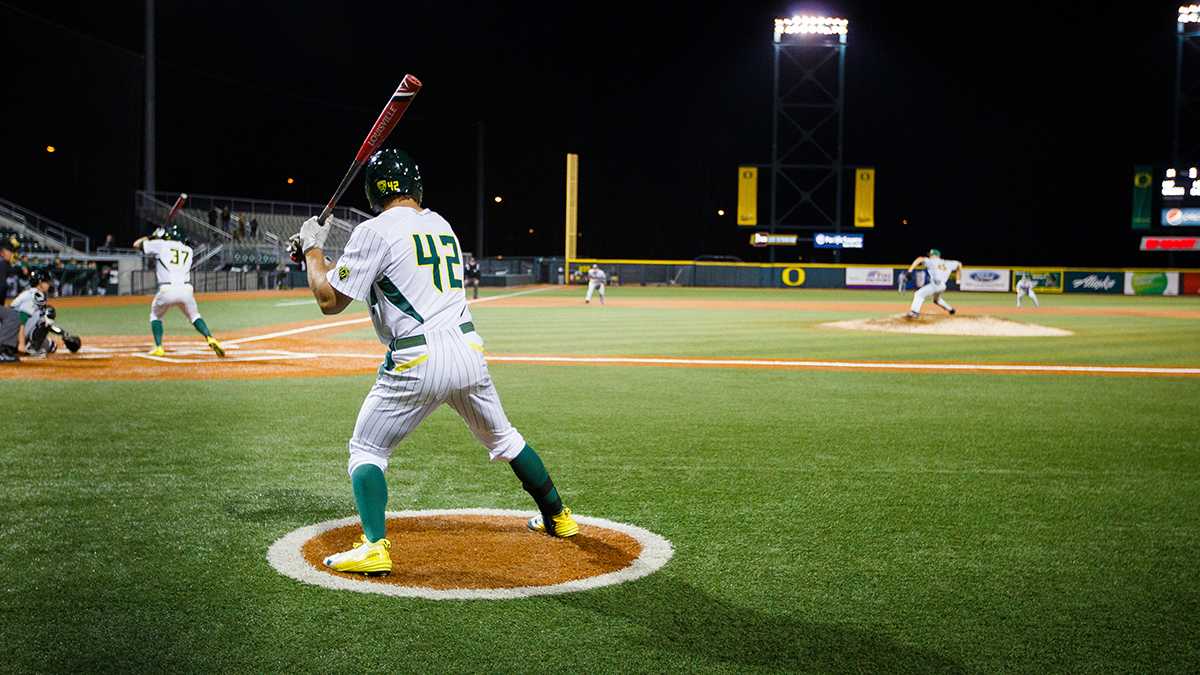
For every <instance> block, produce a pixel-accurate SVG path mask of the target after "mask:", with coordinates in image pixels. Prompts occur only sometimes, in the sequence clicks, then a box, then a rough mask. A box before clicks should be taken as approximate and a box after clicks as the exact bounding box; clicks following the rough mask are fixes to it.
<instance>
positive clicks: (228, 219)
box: [221, 206, 233, 232]
mask: <svg viewBox="0 0 1200 675" xmlns="http://www.w3.org/2000/svg"><path fill="white" fill-rule="evenodd" d="M221 229H222V230H225V231H226V232H229V231H230V230H232V229H233V217H232V216H230V215H229V207H228V206H222V207H221Z"/></svg>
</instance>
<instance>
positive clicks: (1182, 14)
mask: <svg viewBox="0 0 1200 675" xmlns="http://www.w3.org/2000/svg"><path fill="white" fill-rule="evenodd" d="M1179 23H1200V5H1180V6H1179ZM776 30H778V29H776Z"/></svg>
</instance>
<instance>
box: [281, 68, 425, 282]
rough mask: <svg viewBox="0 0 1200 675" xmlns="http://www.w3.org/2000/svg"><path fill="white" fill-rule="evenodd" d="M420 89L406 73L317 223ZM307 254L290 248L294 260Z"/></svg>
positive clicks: (415, 81)
mask: <svg viewBox="0 0 1200 675" xmlns="http://www.w3.org/2000/svg"><path fill="white" fill-rule="evenodd" d="M419 91H421V81H420V80H418V79H417V78H416V77H415V76H414V75H405V76H404V79H403V80H401V82H400V86H398V87H396V91H395V93H393V94H392V97H391V98H390V99H388V103H387V105H386V106H384V108H383V112H381V113H379V118H378V119H376V120H375V124H373V125H371V130H370V131H368V132H367V137H366V138H365V139H363V142H362V147H360V148H359V149H358V154H356V155H354V161H353V162H351V163H350V168H349V169H347V170H346V175H345V176H343V177H342V182H341V183H339V184H338V187H337V190H336V191H334V193H333V196H332V197H330V198H329V203H327V204H326V205H325V208H324V209H322V210H321V215H320V216H318V217H317V222H319V223H321V225H322V226H324V225H325V221H326V220H328V219H329V214H331V213H333V207H334V206H336V205H337V203H338V200H339V199H341V198H342V195H343V194H345V193H346V190H347V189H348V188H349V187H350V183H351V182H352V181H353V180H354V177H355V176H357V175H358V172H359V170H360V169H362V167H363V165H364V164H366V163H367V160H368V159H369V158H370V157H371V155H372V154H373V153H374V152H375V151H376V150H378V149H379V146H381V145H383V142H384V141H386V140H387V137H388V135H390V134H391V133H392V129H394V128H396V123H397V122H399V121H400V118H401V117H403V116H404V112H405V111H406V110H408V106H409V104H410V103H412V100H413V98H415V97H416V95H417V92H419ZM303 257H304V255H303V254H302V253H301V252H299V251H297V250H295V248H293V250H292V251H291V258H292V261H293V262H300V259H301V258H303Z"/></svg>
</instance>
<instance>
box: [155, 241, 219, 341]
mask: <svg viewBox="0 0 1200 675" xmlns="http://www.w3.org/2000/svg"><path fill="white" fill-rule="evenodd" d="M133 247H134V248H137V249H141V250H142V253H145V254H146V255H148V256H154V258H155V264H154V270H155V272H156V273H157V275H158V293H157V294H155V296H154V301H153V302H151V303H150V332H151V334H153V335H154V349H152V350H151V351H150V355H151V356H165V355H166V351H164V350H163V346H162V341H163V324H162V317H163V315H164V314H166V313H167V310H168V309H170V308H171V307H178V308H179V309H180V310H181V311H182V312H183V313H184V314H185V315H187V319H188V321H189V322H191V324H192V326H194V327H195V328H196V330H197V331H198V332H199V333H200V334H201V335H203V336H204V339H205V341H207V342H208V346H209V347H210V348H212V350H213V351H214V352H216V354H217V356H225V350H224V349H223V348H222V347H221V343H220V342H217V339H216V338H215V337H213V334H212V332H211V331H209V330H208V324H207V323H205V322H204V318H203V317H201V316H200V310H199V308H197V307H196V296H195V293H194V292H193V290H192V257H193V256H192V247H191V246H188V244H187V242H186V241H185V240H184V238H183V235H182V234H180V232H179V229H178V228H175V227H172V228H170V229H164V228H161V227H160V228H158V229H156V230H154V232H152V233H151V234H150V236H149V237H142V238H141V239H138V240H137V241H135V242H133Z"/></svg>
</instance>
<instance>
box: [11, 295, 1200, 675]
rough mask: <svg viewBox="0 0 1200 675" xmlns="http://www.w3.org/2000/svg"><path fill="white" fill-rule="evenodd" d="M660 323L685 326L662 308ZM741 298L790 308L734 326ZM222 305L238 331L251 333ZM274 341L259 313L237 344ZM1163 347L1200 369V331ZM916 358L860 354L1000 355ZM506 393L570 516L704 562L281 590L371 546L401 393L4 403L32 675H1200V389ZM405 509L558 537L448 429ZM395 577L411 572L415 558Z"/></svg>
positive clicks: (124, 389)
mask: <svg viewBox="0 0 1200 675" xmlns="http://www.w3.org/2000/svg"><path fill="white" fill-rule="evenodd" d="M691 290H692V289H686V290H684V291H683V294H684V295H686V296H687V297H692V296H691V295H688V293H689V292H690V291H691ZM622 291H624V289H613V290H612V292H611V294H612V297H613V298H614V300H615V299H616V298H617V295H618V292H622ZM639 291H641V292H644V293H646V294H647V296H649V295H650V294H664V293H666V294H667V296H668V297H679V296H680V290H679V289H667V290H663V289H644V290H642V289H637V290H635V289H630V292H631V293H636V292H639ZM555 292H556V291H550V293H555ZM705 295H709V294H708V293H705ZM721 295H726V296H728V297H737V296H741V297H748V298H749V297H753V298H758V299H761V298H763V297H766V298H768V299H769V298H773V297H776V296H777V295H778V294H775V293H773V292H759V293H758V294H754V293H750V292H747V291H732V292H728V293H722V292H712V293H711V296H710V297H717V296H721ZM891 295H892V296H895V294H894V293H893V294H891ZM785 297H786V298H792V297H800V298H803V299H806V300H807V299H811V298H815V297H816V294H814V295H813V296H808V295H801V296H790V295H788V296H785ZM840 297H841V296H834V300H837V301H840ZM852 297H853V296H852ZM880 297H883V296H882V294H881V295H880ZM957 299H958V298H956V299H955V300H957ZM1005 299H1006V300H1007V299H1011V298H1009V297H1008V296H1006V297H1005ZM1068 299H1069V298H1067V297H1064V298H1062V300H1064V301H1066V300H1068ZM1054 300H1059V298H1054ZM1070 300H1072V301H1074V299H1070ZM1095 300H1096V301H1097V302H1099V301H1100V300H1101V299H1100V298H1096V299H1095ZM1137 300H1139V301H1141V300H1142V299H1137ZM952 301H953V300H952ZM1104 301H1105V302H1108V301H1109V300H1108V299H1104ZM1050 302H1051V301H1050V300H1048V301H1047V303H1046V304H1050ZM1174 303H1179V304H1174ZM1188 303H1190V304H1188ZM211 304H212V305H213V314H214V316H215V315H216V314H217V313H218V312H224V311H225V310H224V309H222V306H223V303H211ZM963 304H968V303H967V302H966V301H965V300H964V302H963ZM1136 306H1145V307H1151V306H1159V305H1158V304H1157V303H1147V304H1145V305H1141V304H1138V305H1136ZM1163 306H1166V307H1170V308H1185V307H1188V308H1193V309H1194V308H1195V307H1196V305H1195V303H1194V301H1191V300H1185V299H1173V300H1172V301H1170V302H1168V303H1166V304H1165V305H1163ZM259 309H261V308H255V309H254V311H256V312H257V311H258V310H259ZM281 309H296V308H281ZM301 309H304V308H301ZM308 309H311V308H308ZM206 311H207V310H206ZM243 311H245V308H240V309H239V308H238V307H237V303H236V302H235V301H234V302H233V304H231V305H230V309H229V312H230V313H229V316H230V317H234V316H236V315H238V314H239V313H241V312H243ZM474 311H475V315H476V317H477V318H478V319H479V322H480V323H481V324H483V327H481V330H482V331H484V334H485V337H486V338H487V339H488V343H489V344H488V346H489V348H490V349H492V350H494V351H502V350H512V351H522V352H530V353H542V352H558V351H570V352H576V353H601V352H604V351H608V352H611V353H631V352H632V353H659V354H670V355H677V354H703V355H708V354H712V355H723V356H724V355H742V356H756V355H775V354H784V355H787V356H796V357H801V356H804V357H808V356H812V354H810V353H807V352H805V353H797V351H799V350H800V348H797V351H789V348H790V347H793V346H795V345H799V346H800V347H802V348H803V349H804V350H808V352H811V351H819V350H824V352H825V353H830V354H845V353H852V352H853V348H852V347H851V346H848V345H846V344H844V341H845V340H846V337H845V336H844V335H843V334H841V333H836V334H834V333H830V332H828V331H824V330H816V329H813V328H811V326H810V325H809V324H810V323H811V320H810V319H808V318H801V319H798V320H792V322H791V323H789V322H788V319H787V317H786V316H783V315H773V314H771V313H769V312H766V313H765V314H764V315H760V314H759V312H762V310H753V311H748V312H745V313H743V316H741V319H742V320H744V321H746V322H749V323H753V324H754V325H756V326H761V327H762V329H761V330H760V331H759V332H757V333H755V332H753V331H751V330H749V329H748V328H744V327H740V326H736V325H735V324H731V323H730V322H728V321H725V320H724V319H727V318H729V317H726V316H718V317H716V318H717V319H721V320H714V321H710V320H709V318H708V317H707V316H706V315H705V313H704V312H701V311H698V310H678V311H681V312H682V311H686V312H687V316H686V317H679V316H675V314H674V312H675V311H676V310H672V311H659V312H646V313H643V312H641V311H640V310H639V311H636V312H635V311H634V310H632V309H629V310H622V309H621V308H620V307H619V305H618V304H617V303H616V302H614V304H613V305H612V306H610V307H605V308H603V310H602V309H601V308H598V307H586V308H585V307H583V306H582V303H581V304H580V307H579V308H578V309H569V308H543V309H531V308H525V309H504V308H502V307H501V305H500V304H495V305H489V304H481V305H479V306H478V307H476V308H475V310H474ZM567 312H571V314H566V313H567ZM830 315H837V316H844V315H845V313H844V312H841V311H833V310H831V312H830ZM1077 318H1080V317H1067V318H1064V319H1063V320H1064V321H1067V320H1071V321H1073V320H1075V319H1077ZM1087 318H1091V317H1087ZM268 320H269V321H270V322H275V319H274V318H273V317H271V318H269V319H268ZM1152 321H1153V322H1154V325H1155V326H1157V327H1158V329H1159V330H1161V331H1164V332H1167V333H1171V334H1173V335H1175V337H1176V338H1178V339H1181V340H1182V339H1185V338H1187V337H1188V336H1190V337H1191V339H1192V341H1193V342H1195V338H1196V336H1197V331H1196V328H1195V325H1196V324H1195V321H1192V322H1190V323H1188V322H1184V321H1180V323H1182V324H1183V326H1182V327H1176V326H1174V325H1173V323H1172V322H1173V321H1176V320H1167V319H1153V320H1152ZM606 322H611V323H606ZM775 322H779V324H778V325H776V324H775ZM1047 323H1049V322H1047ZM1110 323H1113V321H1110ZM664 324H667V325H666V326H664ZM1075 325H1081V324H1075ZM688 326H693V327H694V328H695V332H688V331H689V328H688ZM722 327H723V328H722ZM539 328H540V330H539ZM672 329H673V330H672ZM1072 329H1073V330H1074V328H1072ZM634 330H636V331H639V332H638V333H637V335H634V336H629V335H627V333H628V332H630V331H634ZM1097 330H1099V328H1097ZM1111 330H1114V331H1116V332H1115V333H1114V335H1123V334H1125V332H1123V330H1122V329H1120V328H1111ZM1140 330H1141V329H1139V331H1140ZM1146 330H1147V331H1148V332H1153V331H1152V330H1151V328H1147V329H1146ZM679 331H683V335H682V336H681V335H678V332H679ZM730 331H733V332H736V336H737V337H740V338H741V340H740V341H739V340H737V339H735V337H733V336H730V335H728V334H726V333H727V332H730ZM1139 331H1134V332H1135V333H1137V336H1138V337H1139V338H1140V337H1144V334H1143V333H1141V332H1139ZM638 336H641V338H642V339H641V340H640V341H638V340H634V339H633V338H634V337H638ZM756 336H760V337H756ZM568 337H569V338H570V339H568ZM898 337H900V336H881V342H880V343H879V344H876V343H874V342H872V341H864V342H860V343H858V344H860V345H864V346H862V347H861V349H863V351H864V353H863V354H861V355H860V358H863V359H876V358H898V357H895V356H888V354H889V350H890V349H893V348H894V347H892V346H890V345H907V346H906V347H905V349H906V352H905V353H908V354H911V358H914V359H926V360H940V359H947V358H966V356H962V355H969V353H970V352H969V351H962V352H956V353H955V354H958V355H946V354H945V353H944V352H945V350H944V349H943V345H944V344H946V343H943V342H941V341H930V340H926V341H924V344H925V345H926V348H925V350H924V351H921V350H920V349H919V346H920V345H921V344H922V341H919V340H914V341H912V342H904V341H898V340H897V338H898ZM1080 339H1082V338H1080ZM1111 339H1114V340H1115V339H1117V338H1111ZM793 340H798V342H792V341H793ZM1066 340H1067V341H1066V342H1062V343H1059V344H1062V345H1065V346H1063V347H1059V348H1057V350H1056V351H1054V352H1052V353H1051V352H1046V353H1044V354H1043V357H1044V359H1043V360H1046V361H1049V360H1053V359H1061V360H1063V361H1068V362H1088V361H1089V360H1093V361H1097V362H1105V363H1118V362H1121V361H1119V360H1118V359H1122V358H1124V359H1127V360H1130V361H1135V362H1158V361H1156V360H1161V361H1162V362H1170V363H1177V364H1182V365H1192V366H1196V365H1200V357H1197V355H1196V352H1195V349H1196V347H1195V346H1194V345H1191V346H1183V347H1177V348H1176V350H1175V351H1173V352H1172V351H1171V347H1170V346H1169V345H1168V344H1166V343H1162V344H1160V343H1151V344H1152V346H1151V347H1145V345H1143V344H1141V343H1139V342H1138V338H1128V342H1119V341H1118V342H1116V343H1114V345H1113V348H1112V351H1113V352H1114V354H1115V356H1113V357H1112V358H1105V359H1101V358H1100V356H1101V355H1099V354H1093V353H1087V354H1084V355H1082V356H1081V355H1079V354H1076V353H1075V352H1073V351H1072V350H1071V345H1072V344H1076V345H1079V344H1083V343H1081V342H1079V341H1076V339H1075V338H1068V339H1066ZM1095 340H1096V344H1097V345H1098V344H1100V343H1101V341H1102V340H1101V338H1099V337H1096V338H1095ZM1035 341H1038V340H1035ZM614 343H615V344H614ZM636 344H648V345H650V347H649V348H644V349H636V350H635V349H633V346H634V345H636ZM971 344H979V343H971ZM1130 344H1137V345H1138V346H1137V347H1136V348H1135V347H1131V346H1130ZM572 345H578V346H574V347H572ZM739 345H740V347H741V349H742V351H740V352H732V351H731V350H732V348H733V347H735V346H739ZM958 349H961V350H969V349H970V347H969V345H968V341H967V340H964V341H963V346H961V347H958ZM1020 349H1030V350H1031V351H1029V352H1020V351H1019V350H1020ZM1046 349H1048V348H1046ZM1006 350H1007V351H1006ZM1014 350H1017V351H1014ZM1139 350H1140V352H1139ZM1181 350H1182V351H1181ZM1012 353H1028V354H1030V355H1031V356H1030V358H1033V355H1035V354H1037V353H1038V352H1037V351H1036V350H1033V348H1031V347H1030V348H1026V347H1019V346H1011V345H1010V344H1009V342H1007V341H1006V342H1004V343H1002V344H999V346H997V347H995V348H994V349H993V350H992V351H991V352H989V353H988V354H986V355H985V356H981V357H979V358H988V357H990V358H996V359H998V360H1008V359H1011V358H1013V357H1012ZM1140 353H1145V354H1147V355H1148V356H1147V357H1146V358H1134V356H1135V355H1138V354H1140ZM1147 359H1151V360H1150V361H1147ZM492 374H493V376H494V378H495V380H496V383H497V386H498V388H499V391H500V393H501V396H502V399H503V401H504V404H505V408H506V410H507V412H508V414H509V417H510V418H511V419H512V420H513V422H514V423H515V424H516V425H517V426H518V428H519V429H520V430H521V431H522V433H524V434H525V435H526V437H527V438H528V439H529V440H530V442H531V443H532V444H533V445H534V446H535V447H537V448H538V451H539V453H540V454H541V455H542V457H543V458H544V459H545V461H546V464H547V466H548V468H549V469H550V472H551V474H552V475H553V476H554V478H555V481H556V483H557V484H558V485H559V487H560V490H561V491H562V493H563V495H564V497H565V499H566V501H567V503H568V504H569V505H570V506H572V508H573V509H575V511H576V512H577V513H581V514H586V515H593V516H599V517H603V518H608V519H612V520H617V521H622V522H628V523H632V524H636V525H639V526H642V527H645V528H648V529H650V530H652V531H654V532H657V533H658V534H660V535H662V536H664V537H666V538H668V539H669V540H670V541H671V542H672V544H673V545H674V547H675V556H674V558H673V559H672V560H671V561H670V563H668V564H667V566H666V567H664V568H663V569H662V570H659V571H658V572H656V573H654V574H652V575H650V576H649V577H646V578H644V579H641V580H638V581H635V582H630V583H627V584H623V585H620V586H616V587H608V588H602V589H597V590H592V591H586V592H582V593H575V594H570V595H563V596H551V597H540V598H530V599H525V600H519V601H466V602H434V601H426V600H416V599H399V598H386V597H382V596H372V595H362V594H356V593H346V592H338V591H332V590H327V589H321V588H315V587H310V586H306V585H304V584H301V583H299V582H296V581H293V580H291V579H288V578H285V577H283V576H280V575H279V574H277V573H276V572H275V571H274V570H273V569H272V568H271V567H270V566H269V565H268V564H267V562H266V550H267V547H268V546H269V545H270V544H271V543H272V542H273V541H274V540H276V539H277V538H279V537H280V536H282V535H283V534H285V533H287V532H289V531H291V530H293V529H295V528H297V527H301V526H303V525H306V524H311V523H314V522H318V521H322V520H327V519H330V518H337V517H342V516H347V515H352V514H353V513H354V505H353V499H352V496H351V494H350V489H349V480H348V478H347V476H346V450H345V444H346V441H347V438H348V436H349V434H350V432H351V430H352V427H353V423H354V416H355V413H356V412H357V409H358V405H359V403H360V402H361V400H362V397H363V395H364V394H365V393H366V391H367V389H368V388H369V387H370V384H371V382H372V378H371V377H370V376H360V377H342V378H322V379H320V380H316V379H312V380H297V379H287V380H261V381H246V380H239V381H221V380H217V379H209V380H204V381H194V382H193V381H163V382H32V381H28V380H5V381H4V384H3V386H4V391H5V394H6V397H7V398H8V400H9V404H8V412H9V415H10V419H12V420H19V424H17V425H16V431H15V432H14V431H11V430H10V433H9V434H7V435H6V442H5V443H3V444H0V476H3V482H2V487H3V489H2V490H0V534H2V537H0V542H2V543H0V570H2V571H3V578H2V580H0V622H3V626H4V631H3V638H2V639H0V642H2V643H3V644H4V646H5V648H4V653H5V658H4V661H3V664H2V665H0V670H13V671H46V672H63V671H92V670H101V669H103V670H110V669H116V670H136V671H165V670H171V671H178V670H188V671H215V670H220V671H235V672H284V671H297V670H303V671H319V672H344V671H356V672H361V671H381V670H387V671H400V672H413V671H416V672H481V671H483V672H547V673H549V672H564V671H565V672H616V671H620V672H627V671H636V672H663V671H692V672H694V671H718V672H772V671H818V672H898V671H907V672H953V671H973V672H995V671H1011V670H1017V671H1031V672H1078V671H1127V672H1149V671H1188V670H1195V668H1196V667H1197V665H1198V664H1200V620H1198V619H1197V616H1200V590H1198V589H1200V564H1198V563H1197V560H1200V450H1198V449H1197V445H1198V444H1197V438H1200V418H1198V417H1197V415H1196V402H1197V401H1200V380H1198V379H1184V378H1135V377H1095V376H1067V377H1063V376H1056V377H1051V376H1035V375H978V374H941V373H938V374H925V373H883V372H818V371H765V370H742V369H681V368H644V367H615V366H602V367H583V366H532V365H515V364H503V363H497V364H494V365H493V366H492ZM267 402H269V403H267ZM50 411H52V412H50ZM387 475H388V479H389V487H390V492H391V502H390V504H389V507H390V508H393V509H411V508H454V507H498V508H520V509H527V510H530V511H532V510H533V504H532V501H531V500H529V498H528V496H527V495H526V494H525V493H524V492H523V491H522V490H521V489H520V486H519V484H518V483H517V481H516V479H515V477H514V476H513V475H512V472H511V471H509V470H508V468H507V467H505V466H501V465H496V464H491V463H489V462H488V461H487V459H486V452H485V451H484V450H483V449H482V448H481V447H480V446H478V444H477V443H476V442H475V441H474V439H473V438H472V437H471V435H470V433H469V432H468V431H467V429H466V427H465V426H464V425H463V424H462V422H461V421H460V420H459V419H458V418H457V417H456V416H455V415H454V413H453V412H452V411H450V410H448V409H442V410H440V411H438V412H437V413H435V414H434V415H433V416H432V417H430V418H429V419H428V420H427V421H426V422H425V423H424V424H423V425H422V426H421V427H420V428H419V429H418V430H417V431H416V432H415V433H414V434H412V436H410V438H409V439H407V440H406V441H405V442H404V443H403V444H402V445H401V446H400V447H399V448H398V449H397V451H396V454H395V456H394V458H393V463H392V466H391V467H390V468H389V470H388V472H387ZM531 536H533V535H531ZM393 557H394V559H395V560H396V561H397V563H398V564H403V541H397V542H396V545H395V547H394V548H393Z"/></svg>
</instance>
